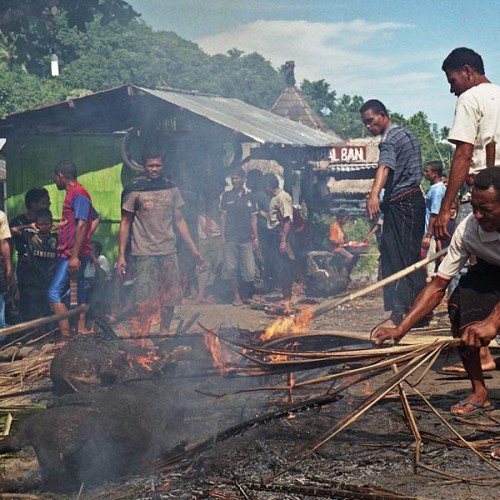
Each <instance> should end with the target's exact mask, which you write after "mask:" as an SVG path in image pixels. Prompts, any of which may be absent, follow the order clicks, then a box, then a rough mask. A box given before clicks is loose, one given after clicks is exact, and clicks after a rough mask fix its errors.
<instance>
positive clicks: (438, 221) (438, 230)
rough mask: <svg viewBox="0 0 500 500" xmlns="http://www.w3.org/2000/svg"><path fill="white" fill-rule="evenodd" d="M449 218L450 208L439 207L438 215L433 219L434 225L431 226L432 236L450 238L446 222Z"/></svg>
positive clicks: (440, 238) (443, 238) (442, 238)
mask: <svg viewBox="0 0 500 500" xmlns="http://www.w3.org/2000/svg"><path fill="white" fill-rule="evenodd" d="M450 219H451V211H450V209H447V208H444V207H441V210H440V211H439V215H438V216H437V217H436V218H435V219H434V225H433V226H432V231H433V233H434V236H435V237H436V238H437V239H438V240H446V239H449V238H450V233H448V223H449V222H450Z"/></svg>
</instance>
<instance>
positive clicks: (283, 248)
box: [280, 241, 287, 253]
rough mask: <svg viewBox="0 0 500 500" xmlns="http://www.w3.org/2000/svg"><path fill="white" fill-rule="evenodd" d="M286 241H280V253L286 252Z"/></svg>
mask: <svg viewBox="0 0 500 500" xmlns="http://www.w3.org/2000/svg"><path fill="white" fill-rule="evenodd" d="M286 246H287V245H286V241H280V253H286Z"/></svg>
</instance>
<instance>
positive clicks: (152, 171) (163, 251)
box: [117, 152, 201, 335]
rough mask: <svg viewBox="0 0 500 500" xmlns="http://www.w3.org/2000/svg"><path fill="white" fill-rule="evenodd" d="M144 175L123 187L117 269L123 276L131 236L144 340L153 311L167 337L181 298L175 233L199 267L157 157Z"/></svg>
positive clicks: (179, 202)
mask: <svg viewBox="0 0 500 500" xmlns="http://www.w3.org/2000/svg"><path fill="white" fill-rule="evenodd" d="M144 174H145V175H144V176H140V177H137V178H136V179H134V180H133V181H132V182H131V183H130V184H128V185H127V186H126V187H125V189H124V191H123V193H122V217H121V221H120V230H119V235H118V252H119V253H118V260H117V268H118V270H119V272H120V273H121V274H124V273H125V270H126V267H127V262H126V260H125V251H126V249H127V244H128V242H129V237H130V236H131V255H132V256H133V257H134V263H135V268H136V275H137V277H136V282H135V303H136V313H137V320H138V324H139V325H142V326H144V325H145V328H144V333H146V334H147V335H149V329H150V326H151V320H152V318H153V315H154V314H155V313H157V312H158V311H159V312H160V318H161V319H160V321H161V323H160V333H167V332H168V331H169V329H170V323H171V322H172V318H173V315H174V307H175V305H176V304H179V303H180V301H181V298H182V297H181V287H180V276H179V266H178V263H177V253H176V245H175V243H176V237H175V232H174V228H175V229H177V231H178V232H179V234H180V235H181V237H182V239H183V240H184V241H185V242H186V244H187V246H188V248H189V250H190V251H191V253H192V255H193V257H194V258H195V259H197V261H198V262H200V261H201V257H200V252H199V251H198V248H197V247H196V245H195V244H194V242H193V240H192V239H191V235H190V234H189V230H188V227H187V224H186V221H185V220H184V217H183V216H182V212H181V208H182V207H183V205H184V201H183V199H182V196H181V193H180V191H179V188H178V187H177V186H176V185H175V184H174V183H173V182H172V181H170V180H168V179H166V178H165V177H164V176H163V160H162V158H161V155H160V154H159V153H156V152H151V153H149V154H148V155H146V157H145V162H144ZM136 333H138V332H136Z"/></svg>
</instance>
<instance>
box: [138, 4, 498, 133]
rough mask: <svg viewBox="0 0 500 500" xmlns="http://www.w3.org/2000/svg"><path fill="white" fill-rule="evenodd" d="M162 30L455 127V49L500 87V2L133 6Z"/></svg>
mask: <svg viewBox="0 0 500 500" xmlns="http://www.w3.org/2000/svg"><path fill="white" fill-rule="evenodd" d="M129 3H130V4H131V5H132V6H133V7H134V8H135V9H136V10H137V11H138V12H140V13H141V14H142V18H143V19H144V20H145V21H146V22H147V23H148V24H150V25H151V26H153V28H155V29H158V30H160V29H161V30H167V31H175V32H176V33H178V34H179V35H180V36H182V37H183V38H186V39H188V40H191V41H194V42H196V43H198V45H199V46H200V47H201V48H202V49H203V50H205V51H206V52H208V53H210V54H215V53H224V52H226V51H227V50H229V49H231V48H233V47H236V48H238V49H240V50H243V51H245V52H246V53H250V52H254V51H255V52H259V53H260V54H262V55H263V56H264V57H265V58H266V59H268V60H269V61H271V63H272V64H273V66H274V67H276V68H278V67H279V66H280V65H281V64H283V63H284V62H285V61H287V60H294V61H295V66H296V77H297V80H298V81H299V82H300V81H302V80H303V79H304V78H307V79H308V80H319V79H325V80H326V81H327V82H328V83H330V85H331V88H332V89H335V90H336V91H337V94H338V95H342V94H349V95H354V94H359V95H361V96H363V97H364V98H365V99H370V98H377V99H380V100H382V101H383V102H384V103H385V104H386V105H387V107H388V108H389V109H391V110H393V111H398V112H401V113H403V114H404V115H405V116H410V115H411V114H413V113H415V112H417V111H423V112H425V113H426V114H427V115H428V117H429V119H430V120H431V122H434V123H437V124H438V125H439V126H445V125H446V126H449V125H451V122H452V119H453V109H454V103H455V97H454V96H453V95H451V94H450V93H449V87H448V84H447V82H446V79H445V77H444V73H443V72H442V71H441V63H442V61H443V59H444V58H445V57H446V55H447V54H448V53H449V52H450V51H451V50H452V49H453V48H455V47H461V46H465V47H470V48H472V49H474V50H476V51H477V52H479V53H480V54H481V55H482V56H483V59H484V63H485V69H486V75H487V76H488V77H489V79H490V80H491V81H493V82H495V83H500V43H498V41H499V38H500V36H499V34H498V30H499V26H498V20H499V19H500V2H498V1H494V0H482V1H480V2H474V1H472V0H469V1H466V0H454V1H452V0H380V1H377V0H373V1H371V2H370V1H366V0H129Z"/></svg>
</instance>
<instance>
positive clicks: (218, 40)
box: [198, 19, 442, 119]
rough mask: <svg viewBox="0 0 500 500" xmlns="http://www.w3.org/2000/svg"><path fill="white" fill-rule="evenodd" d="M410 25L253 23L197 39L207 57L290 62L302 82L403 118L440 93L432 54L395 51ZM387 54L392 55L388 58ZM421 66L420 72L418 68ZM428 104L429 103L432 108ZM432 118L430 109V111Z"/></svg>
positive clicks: (297, 22) (434, 103) (275, 64)
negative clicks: (230, 53) (377, 104)
mask: <svg viewBox="0 0 500 500" xmlns="http://www.w3.org/2000/svg"><path fill="white" fill-rule="evenodd" d="M409 30H413V26H412V25H410V24H403V23H396V22H369V21H366V20H362V19H356V20H353V21H350V22H339V23H330V22H309V21H303V20H301V21H264V20H260V21H256V22H253V23H250V24H246V25H243V26H241V27H239V28H238V29H232V30H229V31H226V32H223V33H219V34H217V35H212V36H209V37H205V38H203V39H200V40H198V43H199V45H200V46H201V48H202V49H203V50H205V51H207V52H208V53H211V54H214V53H225V52H226V51H227V50H229V49H231V48H234V47H236V48H238V49H240V50H243V51H244V52H246V53H251V52H258V53H259V54H261V55H263V56H264V57H265V58H266V59H268V60H269V61H271V63H272V64H273V66H275V67H279V66H281V65H282V64H283V63H284V62H285V61H288V60H294V61H295V67H296V78H297V81H298V82H300V81H302V80H303V79H304V78H307V79H308V80H319V79H325V80H326V81H327V82H328V83H330V84H331V87H332V89H335V90H336V91H337V94H338V95H341V94H349V95H354V94H359V95H362V96H363V97H364V98H366V99H368V98H372V97H373V98H379V99H381V100H384V101H385V102H386V104H387V106H388V107H389V108H391V109H393V110H396V111H399V112H402V113H404V114H405V115H406V114H411V113H414V112H416V111H418V110H423V111H426V107H425V106H426V104H429V105H431V106H432V105H434V106H435V105H436V100H435V97H434V95H432V94H433V93H435V92H434V89H437V90H438V91H439V92H441V91H442V89H441V85H440V84H439V78H440V77H441V75H440V74H439V70H438V69H437V68H436V71H434V68H432V67H429V60H430V59H432V58H433V55H431V54H424V55H423V54H422V53H418V47H417V46H415V51H416V52H415V55H413V54H412V53H411V52H403V53H401V54H399V53H398V52H399V51H398V36H400V35H401V34H403V35H404V36H407V35H408V31H409ZM389 54H390V55H389ZM420 67H423V68H424V70H423V71H419V68H420ZM431 102H432V104H431ZM427 112H429V115H430V117H431V119H435V118H436V117H435V116H433V115H434V113H433V110H432V108H431V109H428V110H427Z"/></svg>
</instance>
